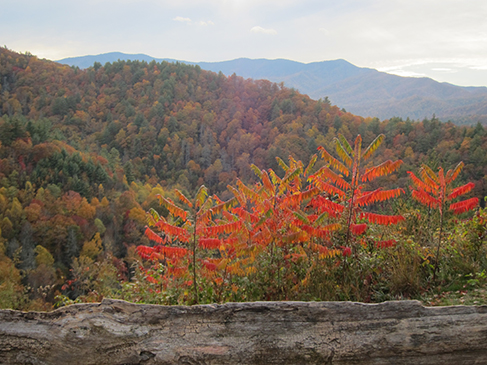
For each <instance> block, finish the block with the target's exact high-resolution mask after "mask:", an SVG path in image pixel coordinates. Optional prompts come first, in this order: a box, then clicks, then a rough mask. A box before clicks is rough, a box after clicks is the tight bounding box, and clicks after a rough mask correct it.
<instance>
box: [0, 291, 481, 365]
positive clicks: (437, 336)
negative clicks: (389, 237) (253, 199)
mask: <svg viewBox="0 0 487 365" xmlns="http://www.w3.org/2000/svg"><path fill="white" fill-rule="evenodd" d="M486 340H487V306H471V307H470V306H452V307H423V306H422V305H421V304H420V302H418V301H394V302H384V303H380V304H363V303H352V302H255V303H227V304H221V305H216V304H215V305H197V306H192V307H187V306H157V305H142V304H132V303H128V302H124V301H120V300H111V299H104V300H103V301H102V302H101V303H94V304H76V305H71V306H68V307H63V308H60V309H58V310H55V311H53V312H20V311H12V310H0V363H2V364H97V365H103V364H207V365H210V364H211V365H216V364H429V365H431V364H442V365H444V364H474V363H475V364H480V363H483V364H485V363H487V341H486Z"/></svg>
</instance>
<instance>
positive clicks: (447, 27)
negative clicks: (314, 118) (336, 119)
mask: <svg viewBox="0 0 487 365" xmlns="http://www.w3.org/2000/svg"><path fill="white" fill-rule="evenodd" d="M0 9H1V11H0V44H2V45H5V46H7V47H8V48H9V49H12V50H14V51H17V52H30V53H32V54H34V55H36V56H38V57H39V58H46V59H50V60H59V59H63V58H67V57H76V56H84V55H96V54H100V53H108V52H123V53H130V54H134V53H144V54H147V55H150V56H152V57H156V58H172V59H178V60H183V61H192V62H201V61H207V62H216V61H226V60H232V59H236V58H240V57H247V58H254V59H255V58H267V59H277V58H284V59H289V60H294V61H299V62H303V63H309V62H316V61H327V60H335V59H345V60H347V61H348V62H351V63H353V64H354V65H356V66H359V67H370V68H375V69H378V70H379V71H384V72H388V73H393V74H396V75H400V76H415V77H431V78H433V79H435V80H437V81H440V82H449V83H452V84H455V85H460V86H487V1H485V0H179V1H178V0H137V1H135V0H116V1H115V0H83V1H77V0H71V1H70V0H43V1H39V0H14V1H12V0H0Z"/></svg>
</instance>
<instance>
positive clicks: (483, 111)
mask: <svg viewBox="0 0 487 365" xmlns="http://www.w3.org/2000/svg"><path fill="white" fill-rule="evenodd" d="M117 60H141V61H147V62H150V61H151V60H155V61H157V62H161V61H168V62H176V60H173V59H157V58H153V57H150V56H147V55H143V54H138V55H129V54H124V53H119V52H113V53H106V54H102V55H97V56H84V57H75V58H66V59H63V60H59V61H57V62H60V63H64V64H68V65H71V66H78V67H80V68H87V67H89V66H92V65H93V63H94V62H100V63H101V64H105V63H106V62H114V61H117ZM179 62H182V63H187V64H192V65H199V66H200V67H201V68H203V69H205V70H209V71H214V72H220V71H221V72H222V73H223V74H224V75H227V76H229V75H232V74H234V73H235V74H237V75H238V76H242V77H244V78H252V79H267V80H269V81H272V82H276V83H280V82H284V84H285V85H286V86H288V87H292V88H295V89H297V90H299V91H300V92H301V93H304V94H307V95H309V96H310V97H311V98H313V99H320V98H325V97H328V98H329V100H330V101H331V102H332V103H333V104H336V105H339V106H340V107H341V108H344V109H346V110H347V111H350V112H351V113H353V114H357V115H361V116H364V117H378V118H380V119H389V118H391V117H394V116H398V117H401V118H411V119H423V118H429V117H431V116H433V115H436V117H438V118H440V119H441V120H444V121H447V120H451V121H453V122H455V123H456V124H473V123H476V122H478V121H480V122H482V123H487V88H485V87H461V86H455V85H452V84H449V83H440V82H437V81H434V80H432V79H430V78H413V77H400V76H396V75H390V74H387V73H384V72H379V71H377V70H374V69H370V68H361V67H357V66H354V65H353V64H351V63H349V62H347V61H345V60H333V61H323V62H313V63H308V64H305V63H300V62H296V61H289V60H283V59H277V60H267V59H248V58H239V59H236V60H231V61H223V62H187V61H179Z"/></svg>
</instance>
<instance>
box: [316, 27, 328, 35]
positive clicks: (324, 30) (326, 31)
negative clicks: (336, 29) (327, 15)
mask: <svg viewBox="0 0 487 365" xmlns="http://www.w3.org/2000/svg"><path fill="white" fill-rule="evenodd" d="M318 30H319V31H320V32H322V33H325V35H330V31H329V30H328V29H326V28H319V29H318Z"/></svg>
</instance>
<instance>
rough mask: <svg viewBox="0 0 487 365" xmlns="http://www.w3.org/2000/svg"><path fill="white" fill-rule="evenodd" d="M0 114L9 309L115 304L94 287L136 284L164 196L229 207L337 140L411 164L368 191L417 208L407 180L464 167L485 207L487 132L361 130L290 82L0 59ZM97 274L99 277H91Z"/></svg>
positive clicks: (443, 127) (424, 124) (395, 125)
mask: <svg viewBox="0 0 487 365" xmlns="http://www.w3.org/2000/svg"><path fill="white" fill-rule="evenodd" d="M0 108H1V117H0V229H1V236H0V245H1V246H0V263H1V265H2V266H3V267H4V268H6V267H8V270H10V271H9V273H8V274H7V273H4V272H2V273H0V285H1V288H2V290H5V291H8V292H9V293H10V294H9V296H8V298H10V299H8V300H6V302H5V303H0V304H1V305H2V306H11V307H19V308H20V307H23V308H25V307H26V306H28V305H33V306H37V307H36V308H38V307H39V306H40V307H42V306H45V308H49V307H50V306H51V305H52V303H54V302H56V299H55V296H56V295H58V296H59V295H60V294H62V295H65V297H66V298H68V297H69V298H71V299H75V298H77V297H79V296H81V295H84V294H86V293H89V292H90V293H93V292H97V293H99V294H100V295H102V296H103V295H105V294H104V293H105V292H104V290H106V287H109V284H106V286H105V287H94V285H95V286H96V285H101V284H100V281H98V283H95V282H93V278H95V277H96V278H101V277H104V278H105V283H108V282H113V283H117V282H120V281H124V280H129V279H130V277H131V276H132V275H133V272H132V271H131V270H132V269H131V265H132V264H133V263H134V262H135V261H136V260H137V258H138V256H137V254H136V252H135V247H137V246H139V245H150V240H149V239H148V238H147V237H146V236H144V234H143V233H144V229H145V228H144V227H145V225H146V223H147V214H146V212H147V211H149V210H150V209H151V208H152V209H154V210H155V211H157V212H158V214H160V215H162V216H167V215H168V213H169V212H168V211H167V208H166V207H164V205H160V204H159V198H158V195H164V196H171V194H173V191H174V190H173V189H174V188H177V189H178V190H179V191H181V192H182V193H183V194H185V195H187V196H193V195H194V194H195V193H196V191H197V189H198V188H199V187H200V186H202V185H205V186H206V187H207V189H208V194H209V195H213V194H217V195H218V196H219V197H220V198H221V199H222V200H227V199H230V198H232V197H233V195H232V193H231V191H230V190H229V189H228V188H227V187H228V186H236V184H237V182H238V181H241V182H242V183H244V184H248V185H252V184H254V183H256V182H258V177H257V176H256V175H255V173H254V171H253V169H252V168H251V166H252V165H254V166H255V167H256V168H258V169H260V170H268V169H272V170H273V171H276V173H277V174H280V176H281V177H282V176H284V172H283V170H282V169H280V168H281V166H280V164H279V159H276V157H277V158H280V159H282V160H287V159H288V157H289V156H292V159H294V160H296V161H301V162H302V163H303V165H305V166H306V165H308V164H309V163H310V161H311V160H312V159H313V155H314V154H316V153H317V151H318V147H320V146H321V147H323V148H325V149H327V150H330V149H333V148H334V147H333V146H334V140H335V138H336V137H338V136H339V135H342V136H343V138H344V139H346V140H348V141H353V140H355V137H356V136H357V135H361V138H362V140H363V144H364V145H365V146H366V145H369V144H370V143H371V142H373V141H374V139H375V138H376V137H377V136H378V135H380V134H383V135H384V140H383V143H382V145H381V146H380V149H379V150H378V151H377V153H376V157H374V159H372V160H371V161H370V164H371V166H372V165H374V164H376V163H377V162H383V161H386V160H398V159H400V160H402V162H403V163H402V165H401V166H400V167H399V168H398V170H397V171H396V173H395V174H394V175H393V176H392V177H390V178H388V179H382V180H381V179H378V180H377V181H373V182H370V184H369V185H370V188H371V189H373V188H378V187H379V186H383V187H384V188H400V189H405V191H406V195H407V194H410V192H409V185H410V184H411V182H410V180H409V177H408V175H407V171H417V170H418V168H419V167H420V166H422V165H423V164H425V165H427V166H429V167H430V168H431V169H433V170H435V171H437V170H438V168H439V167H442V166H444V167H445V170H447V169H449V168H451V167H454V166H456V165H457V164H458V163H459V162H460V161H463V163H464V168H463V171H462V174H461V176H459V178H458V184H465V183H467V182H472V183H473V184H474V187H473V189H472V191H471V193H470V194H471V196H473V197H478V198H479V199H480V201H481V202H482V203H483V197H484V196H485V195H487V192H486V189H487V185H486V183H487V181H486V176H487V155H486V154H485V151H486V150H487V133H486V131H485V129H484V127H483V126H482V125H481V124H480V123H479V124H477V125H475V126H462V127H458V126H455V125H454V124H452V123H450V122H448V121H440V120H438V119H437V118H435V117H434V116H432V117H431V118H428V119H424V120H422V121H412V120H409V119H408V120H402V119H400V118H391V119H389V120H384V121H380V120H378V119H377V118H362V117H360V116H356V115H352V114H350V113H348V112H346V111H344V110H342V109H340V108H339V107H338V106H334V105H331V104H330V103H329V102H328V100H326V99H325V100H312V99H310V98H309V97H308V96H306V95H303V94H300V93H299V92H298V91H296V90H293V89H290V88H287V87H285V86H284V85H283V84H282V83H281V84H276V83H271V82H269V81H265V80H250V79H248V80H245V79H243V78H241V77H238V76H236V75H232V76H230V77H225V76H224V75H223V74H222V73H219V74H217V73H213V72H207V71H203V70H201V68H199V67H198V66H190V65H185V64H178V63H176V64H173V63H168V62H162V63H156V62H150V63H147V62H139V61H119V62H115V63H107V64H105V65H101V64H99V63H97V64H94V65H93V67H90V68H88V69H86V70H80V69H78V68H76V67H69V66H66V65H60V64H57V63H55V62H51V61H46V60H40V59H38V58H37V57H36V56H33V55H31V54H19V53H14V52H12V51H10V50H8V49H6V48H0ZM324 165H325V162H324V161H322V160H320V161H318V162H317V166H316V168H320V167H322V166H324ZM90 262H91V264H90ZM95 262H96V263H97V265H95V266H93V265H92V264H93V263H95ZM90 267H91V269H90V270H94V267H96V270H97V272H96V273H93V272H90V274H89V275H88V274H87V273H86V272H85V271H83V270H85V269H86V268H90ZM41 272H42V275H40V273H41ZM84 275H88V276H87V277H85V276H84ZM67 283H69V285H68V284H67ZM114 285H115V284H114ZM63 293H64V294H63ZM6 298H7V297H6ZM26 298H28V299H26ZM26 303H27V304H26ZM28 303H31V304H28ZM32 303H34V304H32ZM36 303H37V304H36Z"/></svg>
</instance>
